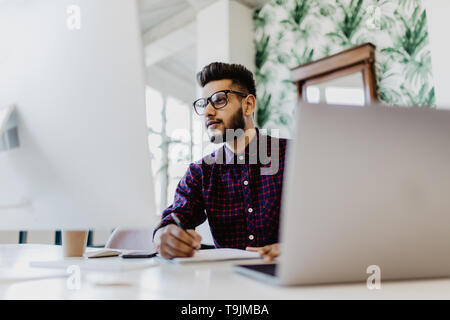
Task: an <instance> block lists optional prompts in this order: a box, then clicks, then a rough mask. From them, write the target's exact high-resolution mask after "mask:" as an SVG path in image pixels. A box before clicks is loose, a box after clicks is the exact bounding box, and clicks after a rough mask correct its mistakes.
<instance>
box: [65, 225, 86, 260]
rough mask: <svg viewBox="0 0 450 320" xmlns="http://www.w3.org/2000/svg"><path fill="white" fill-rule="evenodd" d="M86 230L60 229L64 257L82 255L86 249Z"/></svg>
mask: <svg viewBox="0 0 450 320" xmlns="http://www.w3.org/2000/svg"><path fill="white" fill-rule="evenodd" d="M87 238H88V231H72V230H71V231H69V230H63V231H62V247H63V253H64V257H83V254H84V251H85V250H86V244H87Z"/></svg>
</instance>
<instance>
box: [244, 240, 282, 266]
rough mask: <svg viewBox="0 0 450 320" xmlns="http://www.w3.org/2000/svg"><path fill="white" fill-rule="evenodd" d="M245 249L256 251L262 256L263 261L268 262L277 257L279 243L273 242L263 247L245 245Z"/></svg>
mask: <svg viewBox="0 0 450 320" xmlns="http://www.w3.org/2000/svg"><path fill="white" fill-rule="evenodd" d="M246 250H247V251H252V252H258V253H259V254H260V255H261V256H262V257H264V261H266V262H270V261H272V260H273V259H274V258H275V257H278V256H279V255H280V244H279V243H274V244H269V245H267V246H264V247H247V248H246Z"/></svg>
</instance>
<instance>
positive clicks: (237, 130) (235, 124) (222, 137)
mask: <svg viewBox="0 0 450 320" xmlns="http://www.w3.org/2000/svg"><path fill="white" fill-rule="evenodd" d="M244 128H245V118H244V112H243V111H242V107H241V108H239V109H238V110H237V111H236V112H235V113H234V114H233V116H232V117H231V119H230V124H229V125H228V126H225V128H224V132H222V133H217V134H212V135H211V136H210V137H209V139H210V141H211V142H212V143H216V144H218V143H222V142H225V141H228V140H233V139H235V138H237V137H238V136H239V135H241V134H242V133H243V132H244ZM227 131H228V134H227ZM230 131H231V134H230Z"/></svg>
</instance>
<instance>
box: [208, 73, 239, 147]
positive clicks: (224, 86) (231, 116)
mask: <svg viewBox="0 0 450 320" xmlns="http://www.w3.org/2000/svg"><path fill="white" fill-rule="evenodd" d="M221 90H235V91H241V90H239V88H237V87H236V86H234V85H233V82H232V80H229V79H224V80H216V81H211V82H208V83H207V84H206V85H205V86H204V87H203V90H202V96H203V98H208V97H210V96H211V95H212V94H213V93H216V92H217V91H221ZM204 117H205V118H204V120H205V126H206V131H207V133H208V136H209V138H210V140H211V142H213V143H221V142H224V141H225V140H226V138H227V137H226V136H225V133H226V130H227V129H233V130H237V129H244V128H245V118H244V114H243V110H242V98H241V97H239V96H237V95H235V94H233V93H228V104H227V105H226V106H225V107H224V108H221V109H219V110H216V109H215V108H213V106H212V105H211V103H209V104H208V106H207V107H206V110H205V115H204ZM231 137H232V136H231ZM228 138H230V137H228ZM232 138H233V137H232Z"/></svg>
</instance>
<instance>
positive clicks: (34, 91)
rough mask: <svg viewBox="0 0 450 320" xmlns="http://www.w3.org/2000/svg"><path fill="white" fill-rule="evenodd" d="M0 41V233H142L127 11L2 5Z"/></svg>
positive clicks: (147, 184)
mask: <svg viewBox="0 0 450 320" xmlns="http://www.w3.org/2000/svg"><path fill="white" fill-rule="evenodd" d="M0 39H1V41H0V108H1V107H7V106H8V105H11V104H14V105H16V111H17V121H18V133H19V141H20V147H19V148H15V149H11V150H9V151H7V152H1V153H0V217H1V219H0V221H1V222H0V229H19V228H20V229H22V230H23V229H26V230H28V229H54V228H63V229H86V228H113V227H117V226H122V227H141V228H142V227H150V226H152V225H153V224H154V222H155V221H156V215H155V209H154V200H153V199H154V195H153V186H152V171H151V165H150V161H151V160H150V158H151V155H150V152H149V148H148V134H147V126H146V108H145V82H144V62H143V56H142V52H143V50H142V44H141V38H140V31H139V23H138V12H137V4H136V2H135V1H123V0H95V1H92V0H70V1H66V0H21V1H17V0H3V1H0Z"/></svg>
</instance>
